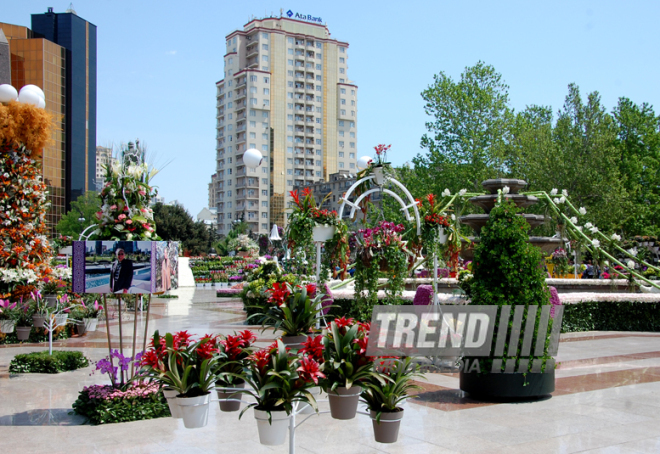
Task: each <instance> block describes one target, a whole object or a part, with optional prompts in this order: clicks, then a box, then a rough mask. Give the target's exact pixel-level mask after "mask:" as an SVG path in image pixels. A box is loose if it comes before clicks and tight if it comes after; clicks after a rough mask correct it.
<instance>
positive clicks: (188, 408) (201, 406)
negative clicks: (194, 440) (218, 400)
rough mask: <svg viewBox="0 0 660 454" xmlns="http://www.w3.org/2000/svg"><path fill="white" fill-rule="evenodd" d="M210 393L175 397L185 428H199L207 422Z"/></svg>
mask: <svg viewBox="0 0 660 454" xmlns="http://www.w3.org/2000/svg"><path fill="white" fill-rule="evenodd" d="M210 395H211V393H207V394H204V395H203V396H197V397H177V398H176V403H177V404H178V405H179V410H180V411H181V417H182V418H183V425H184V426H185V427H186V429H199V428H200V427H204V426H206V424H207V423H208V422H209V396H210Z"/></svg>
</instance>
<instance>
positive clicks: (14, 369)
mask: <svg viewBox="0 0 660 454" xmlns="http://www.w3.org/2000/svg"><path fill="white" fill-rule="evenodd" d="M88 365H89V361H88V360H87V358H85V357H84V356H83V354H82V353H81V352H77V351H73V352H68V351H54V352H53V354H52V355H49V354H48V352H47V351H41V352H32V353H25V354H20V355H16V356H15V357H14V359H12V360H11V363H9V372H11V373H13V374H26V373H39V374H56V373H58V372H66V371H69V370H76V369H81V368H83V367H87V366H88Z"/></svg>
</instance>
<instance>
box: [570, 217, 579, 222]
mask: <svg viewBox="0 0 660 454" xmlns="http://www.w3.org/2000/svg"><path fill="white" fill-rule="evenodd" d="M569 221H571V222H572V223H573V224H577V223H578V220H577V218H576V217H575V216H573V217H572V218H571V219H569Z"/></svg>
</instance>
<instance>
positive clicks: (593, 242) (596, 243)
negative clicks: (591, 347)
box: [591, 240, 600, 247]
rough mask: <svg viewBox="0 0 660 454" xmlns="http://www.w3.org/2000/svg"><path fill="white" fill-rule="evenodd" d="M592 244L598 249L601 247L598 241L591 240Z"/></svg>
mask: <svg viewBox="0 0 660 454" xmlns="http://www.w3.org/2000/svg"><path fill="white" fill-rule="evenodd" d="M591 244H593V245H594V246H596V247H600V241H598V240H591Z"/></svg>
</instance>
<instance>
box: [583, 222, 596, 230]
mask: <svg viewBox="0 0 660 454" xmlns="http://www.w3.org/2000/svg"><path fill="white" fill-rule="evenodd" d="M584 226H585V227H586V228H588V229H590V228H592V227H593V226H594V225H593V224H592V223H591V222H587V223H586V224H584Z"/></svg>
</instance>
